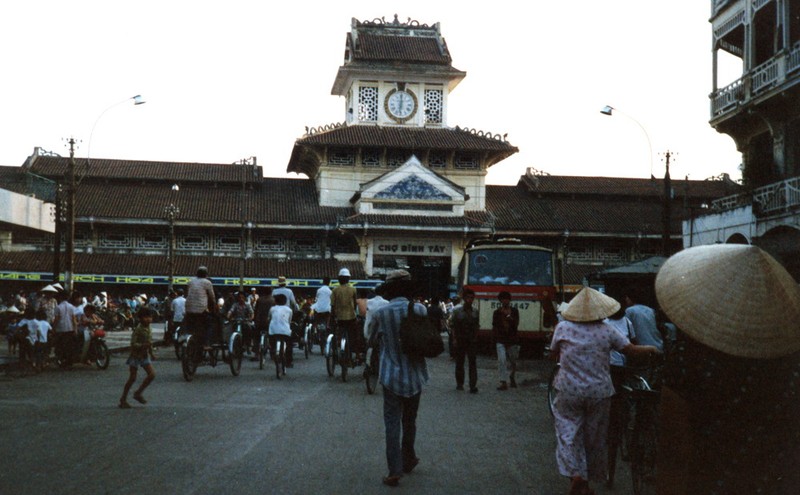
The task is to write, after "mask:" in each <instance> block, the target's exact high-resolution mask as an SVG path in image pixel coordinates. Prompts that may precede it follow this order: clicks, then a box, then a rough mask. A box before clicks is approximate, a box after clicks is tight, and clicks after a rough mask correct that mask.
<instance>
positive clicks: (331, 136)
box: [296, 125, 519, 156]
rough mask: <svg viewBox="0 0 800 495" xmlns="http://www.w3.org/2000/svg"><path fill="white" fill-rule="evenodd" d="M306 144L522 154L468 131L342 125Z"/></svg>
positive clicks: (494, 138) (496, 138) (305, 140)
mask: <svg viewBox="0 0 800 495" xmlns="http://www.w3.org/2000/svg"><path fill="white" fill-rule="evenodd" d="M296 144H303V145H325V146H363V147H385V148H400V149H417V150H458V151H499V152H503V153H507V155H506V156H508V155H511V154H513V153H516V152H517V151H519V149H518V148H517V147H516V146H512V145H511V144H509V143H508V141H504V140H503V139H502V138H501V137H500V136H499V135H496V136H492V135H491V134H488V133H483V134H482V133H480V132H477V131H470V130H466V129H461V128H459V127H456V128H419V127H387V126H377V125H342V126H341V127H338V128H335V129H332V130H328V131H324V132H318V133H315V134H311V135H307V136H304V137H302V138H300V139H298V140H297V141H296Z"/></svg>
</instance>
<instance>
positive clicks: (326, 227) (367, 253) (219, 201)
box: [0, 18, 738, 296]
mask: <svg viewBox="0 0 800 495" xmlns="http://www.w3.org/2000/svg"><path fill="white" fill-rule="evenodd" d="M464 77H466V73H465V72H463V71H461V70H458V69H456V68H454V67H453V66H452V59H451V56H450V52H449V49H448V47H447V44H446V42H445V40H444V38H443V37H442V35H441V32H440V26H439V25H438V24H434V25H432V26H429V25H425V24H420V23H419V22H416V21H411V20H409V21H408V22H400V21H398V19H397V18H395V19H394V20H393V21H389V22H386V21H384V20H373V21H365V22H361V21H358V20H355V19H353V21H352V24H351V27H350V31H349V32H348V33H347V34H346V39H345V56H344V61H343V64H342V65H341V66H340V67H339V70H338V71H337V74H336V75H335V78H334V83H333V87H332V90H331V93H332V94H334V95H339V96H344V100H345V107H344V108H343V115H344V120H343V121H342V122H340V123H336V124H329V125H322V126H317V127H309V128H307V129H306V133H305V134H304V135H303V136H301V137H300V138H298V139H297V140H296V141H295V143H294V146H293V148H292V151H291V154H290V157H289V162H288V165H287V169H286V170H287V172H295V173H298V174H301V175H304V176H305V178H303V179H288V178H287V179H276V178H265V177H263V171H262V170H261V168H260V167H259V166H258V165H257V163H256V160H255V159H251V160H247V161H244V162H241V163H235V164H198V163H174V162H150V161H130V160H110V159H106V160H104V159H93V160H92V166H91V167H88V164H86V163H82V162H81V161H80V160H78V161H77V164H76V167H77V169H78V170H79V171H80V175H81V180H80V183H79V186H78V190H77V193H76V198H77V199H76V209H75V211H76V213H75V232H76V234H75V242H74V246H75V248H74V249H75V255H74V256H75V282H76V284H77V286H79V287H81V286H83V287H85V288H86V290H92V288H93V287H97V286H99V285H103V284H106V285H107V284H116V285H118V286H119V287H120V288H121V289H124V290H134V289H135V288H136V287H141V286H145V285H147V286H150V287H155V288H158V290H163V289H164V288H165V286H166V285H167V283H168V281H169V274H170V272H171V273H172V274H173V275H174V283H175V284H176V285H181V284H183V283H185V281H186V280H188V278H189V277H190V276H191V275H193V274H194V271H195V270H196V268H197V266H199V265H206V266H208V267H209V271H210V274H211V276H212V279H213V280H214V282H215V285H217V286H226V287H230V288H232V289H233V288H238V287H240V286H246V287H250V286H264V285H273V284H275V283H276V279H277V277H278V276H286V277H287V278H288V279H289V281H290V284H293V285H294V286H295V287H296V288H299V289H300V290H308V291H309V292H310V291H312V290H313V289H315V288H316V287H317V286H318V285H319V283H320V280H321V278H322V277H323V276H330V277H334V278H335V275H336V273H337V272H338V270H339V268H340V267H342V266H346V267H348V268H349V269H350V271H351V273H352V274H353V278H354V279H356V280H357V281H358V283H359V284H360V285H361V286H363V287H369V286H370V285H371V284H374V282H375V280H377V279H380V278H382V277H383V276H385V274H386V273H387V272H389V271H391V270H393V269H396V268H406V269H408V270H410V271H411V272H412V274H413V275H414V277H415V278H416V279H417V280H419V281H420V283H421V287H420V288H421V290H422V291H423V292H425V293H427V294H429V295H439V296H444V295H448V294H449V293H450V292H451V291H452V290H453V286H454V283H455V278H456V276H457V272H458V265H459V263H460V261H461V257H462V255H463V252H464V249H465V247H466V246H467V245H468V244H469V243H470V242H471V241H473V240H475V239H478V238H495V239H499V238H504V237H513V238H517V239H520V240H521V241H523V242H527V243H532V244H536V245H540V246H543V247H546V248H549V249H552V250H553V251H554V252H556V253H557V255H558V260H559V268H560V279H561V282H562V285H563V286H565V288H566V290H570V287H571V288H572V289H575V288H577V287H578V286H580V284H581V283H582V282H583V281H584V280H585V279H586V277H587V275H588V274H589V273H591V272H594V271H599V270H603V269H605V268H608V267H612V266H619V265H624V264H627V263H630V262H632V261H637V260H640V259H644V258H647V257H650V256H653V255H655V254H659V253H662V251H663V249H664V248H665V247H664V239H666V241H667V242H666V249H667V250H669V251H670V252H674V251H677V250H679V249H680V248H681V222H682V220H684V219H685V218H689V216H690V214H691V212H693V211H696V210H699V209H700V208H701V205H703V204H706V203H710V202H711V201H713V200H715V199H717V198H721V197H724V196H727V195H730V194H733V193H734V192H737V191H738V189H737V187H738V186H737V185H736V184H734V183H732V182H731V181H730V180H728V179H726V178H720V179H719V180H710V181H688V180H687V181H672V185H671V188H670V192H669V194H667V193H665V189H664V188H665V184H664V181H663V180H662V179H625V178H607V177H565V176H558V175H551V174H548V173H544V172H539V171H536V170H534V169H528V170H527V171H526V173H525V175H523V176H522V177H520V180H519V182H518V184H516V185H515V186H495V185H487V184H486V182H485V178H486V174H487V171H488V170H489V168H490V167H492V166H494V165H495V164H497V163H499V162H501V161H502V160H504V159H505V158H507V157H509V156H511V155H513V154H514V153H516V152H517V151H518V149H517V148H516V147H515V146H513V145H512V144H510V143H509V142H508V141H507V140H506V138H505V135H501V134H498V133H491V132H485V131H478V130H475V129H467V128H462V127H459V126H450V125H448V122H447V113H448V106H449V96H450V94H451V92H452V91H454V90H456V89H457V86H458V83H459V82H460V81H461V80H463V78H464ZM69 166H70V160H69V158H63V157H58V156H52V155H51V154H48V153H45V152H42V151H41V150H36V151H35V152H34V153H33V154H32V155H31V156H30V157H28V159H27V160H26V161H25V163H24V164H23V165H22V167H0V169H2V170H0V174H2V176H3V177H15V180H18V181H23V180H25V178H26V177H32V176H37V177H39V176H40V177H44V178H46V179H48V180H50V181H52V182H53V183H54V184H57V183H63V182H64V181H66V180H67V178H68V169H69ZM176 186H177V187H176ZM55 204H56V206H57V208H56V211H57V212H56V214H55V216H56V217H57V218H58V219H59V220H63V218H62V216H63V215H60V214H59V213H58V211H62V210H63V208H62V206H61V205H60V201H59V200H58V199H56V200H55ZM665 209H666V210H667V211H671V212H672V215H671V216H668V217H667V218H669V219H670V220H669V222H668V223H667V224H665V223H664V212H665ZM67 227H68V226H67V225H65V222H64V221H57V222H56V229H55V234H52V233H48V232H45V231H39V230H34V229H28V228H23V227H20V226H18V225H14V224H11V223H7V224H2V223H0V230H2V231H4V232H6V234H5V235H6V237H7V238H8V239H9V242H7V243H5V244H4V249H3V250H2V251H0V264H1V265H0V278H3V279H5V280H6V281H9V282H14V283H17V284H25V283H27V284H31V285H33V284H38V283H41V282H42V281H49V280H51V279H52V278H54V277H59V276H60V273H61V271H63V270H62V269H61V268H60V266H62V265H61V261H60V260H61V259H62V258H63V256H64V253H63V249H64V247H65V242H64V232H66V231H67Z"/></svg>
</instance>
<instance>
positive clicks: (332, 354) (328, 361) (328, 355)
mask: <svg viewBox="0 0 800 495" xmlns="http://www.w3.org/2000/svg"><path fill="white" fill-rule="evenodd" d="M335 344H336V342H335V341H334V339H333V335H328V341H327V342H326V343H325V368H326V369H327V370H328V376H333V373H334V372H335V370H336V364H337V359H336V354H337V350H336V349H335Z"/></svg>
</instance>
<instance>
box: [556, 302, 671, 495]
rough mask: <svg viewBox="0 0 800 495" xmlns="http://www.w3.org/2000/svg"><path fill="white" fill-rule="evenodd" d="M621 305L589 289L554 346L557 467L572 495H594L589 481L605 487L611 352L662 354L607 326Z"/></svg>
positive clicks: (559, 330) (566, 314) (568, 314)
mask: <svg viewBox="0 0 800 495" xmlns="http://www.w3.org/2000/svg"><path fill="white" fill-rule="evenodd" d="M619 308H620V304H619V302H617V301H616V300H614V299H613V298H611V297H608V296H606V295H605V294H602V293H601V292H598V291H596V290H595V289H592V288H591V287H584V288H583V289H582V290H581V291H580V292H579V293H578V295H577V296H575V298H574V299H573V300H572V302H570V304H569V307H568V308H567V309H566V310H565V311H564V313H563V316H564V321H562V322H561V323H559V324H558V325H557V326H556V329H555V331H554V332H553V341H552V343H551V344H550V349H551V351H552V355H553V356H555V357H557V359H559V361H560V363H561V369H560V370H559V372H558V375H557V376H556V379H555V384H554V385H555V389H556V391H557V394H556V399H555V404H554V406H555V407H554V411H553V413H554V416H555V429H556V439H557V447H556V461H557V463H558V470H559V472H560V473H561V474H562V475H564V476H568V477H569V478H570V480H571V481H570V489H569V492H568V493H569V494H570V495H591V494H594V491H593V490H592V489H591V488H590V486H589V480H592V481H601V482H602V481H605V479H606V475H607V469H608V467H607V461H608V459H607V456H606V440H607V435H608V420H609V408H610V406H611V397H612V396H613V395H614V386H613V384H612V382H611V372H610V368H609V352H610V351H611V350H612V349H614V350H617V351H619V352H622V353H623V354H625V355H648V354H655V353H658V352H659V351H658V350H657V349H656V348H655V347H653V346H638V345H634V344H631V343H630V341H629V340H628V339H627V338H626V337H624V336H623V335H621V334H620V333H619V332H617V331H616V330H614V329H613V328H612V327H611V326H609V325H608V324H607V323H604V322H603V321H602V320H603V319H605V318H607V317H608V316H610V315H612V314H614V313H616V312H617V311H618V310H619Z"/></svg>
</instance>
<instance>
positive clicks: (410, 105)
mask: <svg viewBox="0 0 800 495" xmlns="http://www.w3.org/2000/svg"><path fill="white" fill-rule="evenodd" d="M416 111H417V96H416V95H415V94H414V93H412V92H411V91H400V90H397V89H393V90H391V91H390V92H389V94H388V95H387V96H386V113H388V114H389V116H390V117H391V118H393V119H394V120H396V121H398V122H404V121H406V120H408V119H410V118H411V117H412V116H413V115H414V113H415V112H416Z"/></svg>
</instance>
